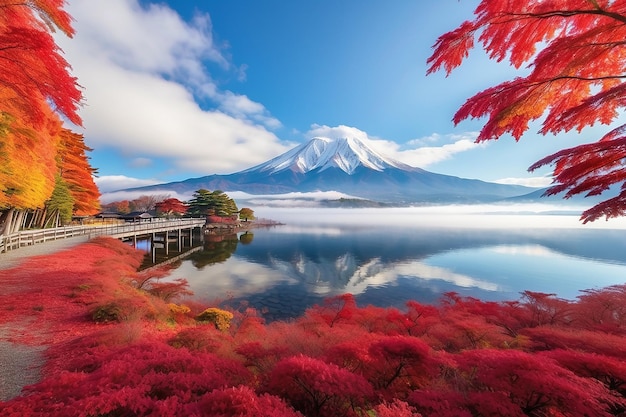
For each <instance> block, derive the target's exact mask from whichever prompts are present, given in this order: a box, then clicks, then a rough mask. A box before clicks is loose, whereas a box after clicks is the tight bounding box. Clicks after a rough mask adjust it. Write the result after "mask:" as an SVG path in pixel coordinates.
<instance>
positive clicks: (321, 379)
mask: <svg viewBox="0 0 626 417" xmlns="http://www.w3.org/2000/svg"><path fill="white" fill-rule="evenodd" d="M267 389H268V392H270V393H272V394H275V395H278V396H280V397H282V398H284V399H285V400H286V401H288V402H289V403H290V404H291V405H292V406H293V407H294V408H295V409H297V410H299V411H301V412H302V413H303V414H305V415H307V416H311V417H315V416H329V417H332V416H349V415H355V413H356V410H357V409H360V408H361V407H363V406H365V405H366V404H367V402H368V401H369V400H371V399H372V398H373V396H374V390H373V389H372V386H371V385H370V384H369V383H368V382H367V381H366V380H365V379H364V378H363V377H361V376H359V375H356V374H353V373H352V372H350V371H347V370H345V369H342V368H339V367H338V366H337V365H333V364H328V363H325V362H323V361H321V360H319V359H314V358H309V357H306V356H294V357H291V358H287V359H284V360H282V361H280V362H279V363H278V364H277V365H276V366H275V367H274V369H273V370H272V371H271V373H270V375H269V382H268V386H267Z"/></svg>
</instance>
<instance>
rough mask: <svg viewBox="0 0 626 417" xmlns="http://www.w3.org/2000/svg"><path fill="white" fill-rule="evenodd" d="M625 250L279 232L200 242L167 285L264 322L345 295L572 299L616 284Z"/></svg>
mask: <svg viewBox="0 0 626 417" xmlns="http://www.w3.org/2000/svg"><path fill="white" fill-rule="evenodd" d="M625 249H626V243H625V239H624V233H623V231H619V230H617V231H616V230H598V229H594V230H580V229H577V230H564V229H561V230H558V232H555V231H554V230H549V229H537V230H534V229H510V230H497V231H496V230H477V229H465V230H464V229H459V230H452V229H445V228H444V229H442V228H430V229H429V228H412V227H405V228H372V227H361V226H353V227H335V226H333V227H319V226H313V227H310V228H309V227H298V228H296V227H277V228H274V229H267V230H266V229H263V230H255V233H254V236H252V234H251V233H249V234H246V235H244V234H239V235H237V234H233V235H228V236H223V237H221V238H220V239H215V241H210V240H209V241H206V242H205V244H204V247H203V250H202V251H200V252H196V253H194V254H193V255H192V256H190V258H189V259H188V260H186V261H184V262H182V264H181V266H180V267H179V268H178V269H176V270H174V271H173V272H172V275H171V277H172V278H187V279H188V280H189V282H190V284H191V289H192V290H193V291H194V293H195V297H196V298H198V299H201V300H203V301H213V300H222V301H223V300H228V301H229V302H230V303H235V304H236V303H237V302H239V301H241V300H246V301H248V302H249V303H250V304H251V305H253V306H255V307H257V308H260V309H265V310H266V311H267V312H268V318H270V319H272V318H285V317H292V316H295V315H298V314H301V313H302V311H304V309H305V308H306V307H307V306H309V305H311V304H313V303H318V302H320V301H321V300H322V299H323V298H325V297H328V296H331V295H336V294H342V293H345V292H350V293H352V294H355V296H356V298H357V302H359V303H360V304H374V305H379V306H398V307H401V306H403V305H404V304H405V302H406V301H408V300H411V299H413V300H417V301H421V302H435V301H437V300H438V299H439V298H440V297H441V295H442V294H443V293H444V292H448V291H455V292H458V293H460V294H462V295H466V296H473V297H477V298H481V299H487V300H502V299H517V298H518V296H519V293H520V292H521V291H524V290H532V291H542V292H549V293H556V294H557V295H559V296H561V297H564V298H570V299H573V298H575V297H576V295H578V292H579V291H580V290H583V289H587V288H597V287H604V286H607V285H612V284H617V283H623V281H624V279H623V277H626V250H625Z"/></svg>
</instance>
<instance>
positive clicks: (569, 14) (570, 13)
mask: <svg viewBox="0 0 626 417" xmlns="http://www.w3.org/2000/svg"><path fill="white" fill-rule="evenodd" d="M581 14H591V15H599V16H606V17H610V18H613V19H615V20H617V21H619V22H622V23H626V16H624V15H621V14H619V13H614V12H609V11H606V10H603V9H600V8H598V9H595V10H593V9H581V10H553V11H549V12H545V13H501V14H499V15H498V16H513V17H515V19H513V20H521V19H526V18H529V17H533V18H537V19H548V18H551V17H572V16H576V15H581Z"/></svg>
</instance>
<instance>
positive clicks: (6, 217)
mask: <svg viewBox="0 0 626 417" xmlns="http://www.w3.org/2000/svg"><path fill="white" fill-rule="evenodd" d="M14 210H15V209H13V208H10V209H8V210H5V211H3V212H0V235H8V234H9V233H10V232H9V231H8V230H9V225H10V224H11V219H12V218H13V211H14Z"/></svg>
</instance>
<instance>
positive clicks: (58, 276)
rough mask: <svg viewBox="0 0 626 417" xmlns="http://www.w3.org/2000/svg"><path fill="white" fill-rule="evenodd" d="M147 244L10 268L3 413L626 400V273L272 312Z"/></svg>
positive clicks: (615, 406)
mask: <svg viewBox="0 0 626 417" xmlns="http://www.w3.org/2000/svg"><path fill="white" fill-rule="evenodd" d="M142 257H143V253H141V252H140V251H138V250H135V249H133V248H131V247H129V246H128V245H126V244H124V243H122V242H120V241H118V240H115V239H112V238H96V239H93V240H92V241H90V242H88V243H83V244H80V245H78V246H75V247H73V248H71V249H67V250H65V251H62V252H59V253H55V254H53V255H46V256H40V257H35V258H30V259H28V260H26V261H24V262H23V263H21V264H20V265H18V266H17V267H14V268H12V269H7V270H0V282H1V283H2V286H3V292H2V294H0V306H1V307H0V308H1V309H2V314H0V326H1V327H0V328H1V329H2V331H1V332H0V339H1V340H0V360H1V361H3V362H5V363H18V364H20V365H21V366H22V369H13V375H14V377H12V378H11V379H10V380H9V381H5V382H4V385H0V389H1V390H0V416H23V415H55V416H104V415H107V416H117V415H124V416H140V415H189V416H203V415H209V416H231V415H238V416H279V417H280V416H337V415H342V416H381V417H387V416H393V417H403V416H420V415H422V416H444V417H445V416H450V417H451V416H455V417H456V416H476V415H509V416H528V415H530V416H544V415H554V416H558V415H567V416H589V415H593V416H616V415H623V413H624V412H625V410H626V400H625V397H624V395H625V394H626V347H625V346H626V343H624V342H625V341H626V339H625V336H626V334H625V333H626V330H625V329H626V327H625V325H626V312H625V310H624V306H626V285H619V286H613V287H608V288H604V289H597V290H586V291H582V292H581V295H580V297H579V298H578V300H576V301H573V302H572V301H566V300H562V299H558V298H556V297H554V296H553V295H550V294H542V293H533V292H524V293H523V294H522V296H521V298H520V299H519V300H511V301H508V302H498V303H495V302H482V301H480V300H477V299H473V298H463V297H460V296H458V295H457V294H454V293H448V294H445V295H444V296H443V297H442V299H441V300H440V302H439V303H438V304H436V305H423V304H419V303H417V302H409V303H407V305H406V308H404V309H402V310H399V309H395V308H380V307H373V306H357V305H356V303H355V301H354V299H353V298H352V296H351V295H349V294H345V295H342V296H338V297H333V298H329V299H327V300H326V301H325V302H324V303H322V304H320V305H316V306H313V307H311V308H310V309H308V310H307V311H306V312H305V313H304V314H303V315H302V316H300V317H297V318H294V319H292V320H289V321H276V322H271V323H266V322H265V321H264V319H263V317H262V315H261V314H260V313H259V312H257V311H255V310H254V309H251V308H249V307H248V306H246V305H229V304H228V301H224V302H221V303H218V304H217V305H200V304H198V303H196V302H191V301H190V299H189V298H188V296H189V295H190V293H189V291H188V288H187V284H186V282H185V281H184V280H177V281H175V282H169V283H163V282H159V279H158V278H159V277H160V276H163V275H164V274H165V273H166V272H167V267H163V268H162V269H161V270H159V269H156V270H154V269H153V270H151V271H149V272H138V271H137V270H138V267H139V265H140V264H141V260H142ZM25 359H27V360H28V361H30V363H25ZM28 383H31V384H32V385H29V386H26V387H22V385H24V384H28ZM11 384H12V386H7V385H11ZM20 390H22V391H21V393H20V395H17V393H18V392H20ZM2 401H3V402H2Z"/></svg>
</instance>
